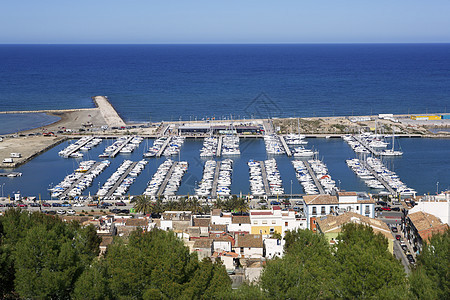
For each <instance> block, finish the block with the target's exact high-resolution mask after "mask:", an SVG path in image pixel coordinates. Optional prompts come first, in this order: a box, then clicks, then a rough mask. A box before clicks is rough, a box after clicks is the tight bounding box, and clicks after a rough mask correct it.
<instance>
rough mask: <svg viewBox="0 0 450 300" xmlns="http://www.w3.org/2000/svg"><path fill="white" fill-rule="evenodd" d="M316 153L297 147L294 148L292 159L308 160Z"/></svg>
mask: <svg viewBox="0 0 450 300" xmlns="http://www.w3.org/2000/svg"><path fill="white" fill-rule="evenodd" d="M317 153H318V152H317V151H313V150H311V149H307V148H305V146H298V147H295V148H294V154H293V155H294V157H305V158H309V157H313V156H314V155H316V154H317Z"/></svg>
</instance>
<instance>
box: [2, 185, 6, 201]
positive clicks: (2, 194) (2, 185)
mask: <svg viewBox="0 0 450 300" xmlns="http://www.w3.org/2000/svg"><path fill="white" fill-rule="evenodd" d="M4 185H5V183H3V184H2V198H3V186H4Z"/></svg>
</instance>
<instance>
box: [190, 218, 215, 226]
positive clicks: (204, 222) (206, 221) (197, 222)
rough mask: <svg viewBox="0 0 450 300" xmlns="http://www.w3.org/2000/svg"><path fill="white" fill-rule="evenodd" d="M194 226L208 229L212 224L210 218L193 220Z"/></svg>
mask: <svg viewBox="0 0 450 300" xmlns="http://www.w3.org/2000/svg"><path fill="white" fill-rule="evenodd" d="M193 223H194V225H193V226H196V227H197V226H198V227H208V226H209V224H210V223H211V219H210V218H193Z"/></svg>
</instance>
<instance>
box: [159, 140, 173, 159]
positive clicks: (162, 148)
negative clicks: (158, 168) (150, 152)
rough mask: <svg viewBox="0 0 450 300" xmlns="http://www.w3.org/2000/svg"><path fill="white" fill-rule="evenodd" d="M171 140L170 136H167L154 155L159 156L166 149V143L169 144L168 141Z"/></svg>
mask: <svg viewBox="0 0 450 300" xmlns="http://www.w3.org/2000/svg"><path fill="white" fill-rule="evenodd" d="M171 140H172V137H171V136H169V137H168V138H167V140H166V141H165V142H164V144H163V145H162V146H161V148H160V149H159V150H158V152H156V155H155V156H156V157H161V155H162V154H163V153H164V150H166V148H167V145H169V143H170V141H171Z"/></svg>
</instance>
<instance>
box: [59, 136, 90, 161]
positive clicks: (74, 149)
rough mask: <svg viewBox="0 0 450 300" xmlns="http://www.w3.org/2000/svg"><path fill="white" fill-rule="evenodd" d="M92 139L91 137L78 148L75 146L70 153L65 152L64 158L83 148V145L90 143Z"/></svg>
mask: <svg viewBox="0 0 450 300" xmlns="http://www.w3.org/2000/svg"><path fill="white" fill-rule="evenodd" d="M93 139H94V137H93V136H91V137H89V138H88V139H87V140H86V141H85V142H84V143H81V144H79V145H78V146H76V147H75V148H73V149H72V150H71V151H69V152H67V154H66V155H65V156H64V157H65V158H68V157H70V156H71V155H72V153H75V152H77V151H78V150H80V148H81V147H83V146H84V145H86V144H87V143H89V142H90V141H92V140H93Z"/></svg>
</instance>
